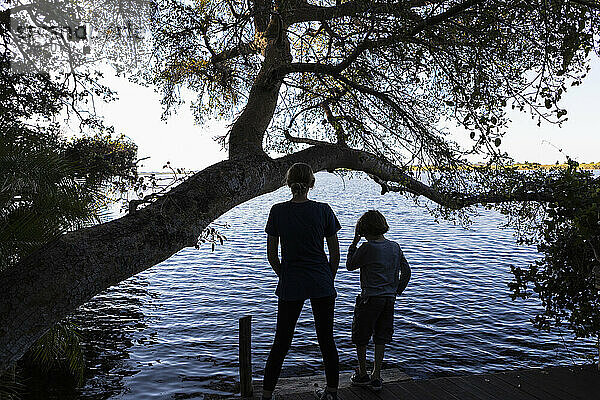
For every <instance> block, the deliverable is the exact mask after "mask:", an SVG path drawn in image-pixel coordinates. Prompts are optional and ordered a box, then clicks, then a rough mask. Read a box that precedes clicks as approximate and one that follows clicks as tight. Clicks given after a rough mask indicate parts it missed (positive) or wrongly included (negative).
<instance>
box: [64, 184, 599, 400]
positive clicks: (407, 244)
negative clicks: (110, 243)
mask: <svg viewBox="0 0 600 400" xmlns="http://www.w3.org/2000/svg"><path fill="white" fill-rule="evenodd" d="M288 197H289V195H288V190H287V189H286V188H283V189H280V190H278V191H276V192H273V193H270V194H267V195H264V196H261V197H259V198H256V199H254V200H252V201H249V202H247V203H245V204H242V205H240V206H238V207H237V208H235V209H233V210H231V211H229V212H228V213H226V214H225V215H223V216H222V217H221V218H219V220H218V221H217V222H219V223H227V224H228V225H229V228H226V229H221V231H222V233H224V234H225V235H226V236H227V238H228V240H227V241H226V242H225V244H224V245H223V246H217V248H216V249H215V251H214V252H212V251H211V248H210V246H204V247H201V248H200V249H199V250H197V249H193V248H186V249H183V250H181V251H180V252H179V253H177V254H175V255H173V256H172V257H171V258H170V259H168V260H167V261H165V262H163V263H161V264H159V265H156V266H154V267H153V268H150V269H149V270H147V271H145V272H143V273H141V274H139V275H137V276H134V277H132V278H130V279H128V280H126V281H124V282H122V283H121V284H119V285H117V286H115V287H112V288H110V289H108V290H107V291H105V292H104V293H102V294H100V295H98V296H96V297H95V298H94V299H93V300H92V301H90V302H89V303H88V304H86V305H85V306H83V307H81V308H80V309H79V310H78V312H77V314H76V315H75V320H76V321H77V323H78V324H79V325H80V327H81V329H82V331H83V334H84V336H85V340H86V356H87V363H88V371H87V372H86V376H87V379H86V383H85V385H84V387H83V388H82V389H81V390H79V391H77V392H76V393H71V395H69V396H67V395H65V394H63V395H61V396H60V397H61V398H67V397H75V398H82V399H107V398H114V399H142V398H143V399H192V398H194V399H195V398H198V399H202V398H206V399H209V398H220V397H221V396H225V395H230V394H232V393H235V392H236V390H237V388H236V382H237V379H238V378H237V361H236V360H237V351H238V347H237V343H238V335H237V333H238V332H237V331H238V319H239V318H240V317H243V316H245V315H252V316H253V320H252V323H253V325H252V329H253V337H252V340H253V342H252V357H253V368H254V376H255V378H257V379H260V378H262V373H263V368H264V363H265V360H266V357H267V355H268V351H269V348H270V345H271V343H272V340H273V337H274V330H275V315H276V303H277V299H276V296H275V295H274V291H275V286H276V283H277V280H276V276H275V274H274V273H273V272H272V270H271V268H270V266H269V265H268V263H267V261H266V255H265V253H266V245H265V242H266V240H265V233H264V225H265V222H266V218H267V215H268V212H269V209H270V206H271V205H272V204H273V203H276V202H280V201H284V200H287V199H288ZM310 197H311V198H312V199H314V200H318V201H324V202H327V203H329V204H331V206H332V208H333V210H334V211H335V212H336V214H337V216H338V218H339V220H340V222H341V224H342V227H343V228H342V230H341V231H340V232H339V237H340V243H341V249H342V262H341V264H342V265H344V263H345V252H346V250H347V247H348V245H349V244H350V241H351V239H352V235H353V229H354V224H355V222H356V220H357V218H358V217H359V216H360V215H361V214H362V213H363V212H364V211H366V210H368V209H378V210H380V211H381V212H382V213H383V214H384V215H385V216H386V217H387V219H388V222H389V225H390V232H389V233H388V234H387V237H388V238H390V239H393V240H396V241H398V242H399V243H400V245H401V247H402V248H403V250H404V252H405V254H406V257H407V259H408V261H409V263H410V264H411V267H412V279H411V281H410V283H409V286H408V288H407V289H406V291H405V292H404V294H403V295H402V297H400V298H399V299H398V300H397V302H396V313H395V326H394V328H395V333H394V341H393V343H392V344H391V345H390V346H389V348H388V351H387V353H386V360H385V366H386V367H399V368H401V369H402V370H404V371H405V372H406V373H408V374H409V375H411V376H414V377H433V376H444V375H456V374H464V373H473V372H487V371H497V370H503V369H509V368H521V367H530V366H531V367H532V366H542V365H557V364H568V363H571V362H573V361H575V362H583V361H585V360H583V359H582V358H581V357H582V355H583V354H584V353H585V352H588V353H590V352H592V350H591V348H592V342H591V341H589V342H577V343H575V342H573V341H571V340H570V335H569V334H568V332H566V331H565V332H564V334H563V335H562V337H561V335H558V334H552V335H551V334H545V333H544V334H542V333H539V332H538V331H537V330H535V329H534V328H533V326H532V324H531V323H530V322H529V319H530V318H531V317H532V316H533V315H534V314H535V312H536V311H537V310H538V309H539V307H540V306H539V304H538V303H537V302H536V301H535V300H534V299H530V300H516V301H512V300H511V299H510V297H509V290H508V288H507V283H508V282H509V281H510V279H511V274H510V266H511V265H516V266H521V267H526V266H527V265H528V264H529V263H531V262H532V261H533V260H535V259H536V257H538V256H539V255H538V253H537V252H536V250H535V249H534V248H532V247H526V246H519V245H517V244H515V240H514V237H513V232H512V231H510V230H503V229H500V225H501V224H502V223H503V222H504V219H503V217H502V216H501V215H499V214H498V213H496V212H493V211H486V210H483V209H482V210H480V214H481V215H480V216H479V217H476V218H475V219H474V223H473V225H472V226H471V228H470V229H468V230H467V229H464V228H462V227H460V226H455V225H453V224H452V223H451V222H448V221H444V220H441V221H439V223H436V222H435V221H434V218H433V217H432V216H431V215H430V214H429V213H428V212H427V211H426V210H425V209H424V208H423V207H420V206H417V205H415V204H414V202H413V201H412V200H409V199H406V198H404V197H402V196H400V195H397V194H386V195H385V196H381V195H380V188H379V186H378V185H376V184H375V183H373V182H372V181H370V180H367V179H351V180H348V179H342V178H340V177H338V176H334V175H331V174H326V173H321V174H317V183H316V187H315V189H314V190H313V191H311V194H310ZM336 288H337V291H338V298H337V303H336V317H335V339H336V342H337V344H338V350H339V354H340V366H341V370H342V371H349V370H352V369H353V368H354V367H355V366H356V362H355V353H354V348H353V346H352V344H351V342H350V325H351V319H352V318H351V316H352V310H353V305H354V299H355V296H356V294H357V293H358V292H359V291H360V289H359V275H358V273H357V272H356V271H355V272H348V271H346V270H345V269H340V271H339V273H338V275H337V277H336ZM563 339H564V340H563ZM369 355H370V358H372V352H371V351H370V352H369ZM322 369H323V366H322V361H321V356H320V352H319V348H318V345H317V341H316V335H315V333H314V326H313V322H312V314H311V311H310V306H309V304H308V302H307V303H306V304H305V308H304V310H303V311H302V315H301V317H300V320H299V322H298V325H297V330H296V335H295V337H294V342H293V344H292V348H291V350H290V353H289V354H288V356H287V358H286V361H285V364H284V366H283V371H282V376H293V375H312V374H316V373H320V372H321V371H322Z"/></svg>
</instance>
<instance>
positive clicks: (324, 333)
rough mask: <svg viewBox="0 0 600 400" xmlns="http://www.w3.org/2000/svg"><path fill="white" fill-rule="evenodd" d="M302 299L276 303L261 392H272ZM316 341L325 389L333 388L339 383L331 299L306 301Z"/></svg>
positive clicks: (332, 300) (332, 302) (300, 309)
mask: <svg viewBox="0 0 600 400" xmlns="http://www.w3.org/2000/svg"><path fill="white" fill-rule="evenodd" d="M303 305H304V300H297V301H284V300H279V302H278V303H277V330H276V331H275V341H274V342H273V346H272V347H271V352H270V353H269V358H268V359H267V365H266V366H265V377H264V379H263V389H264V390H269V391H272V390H273V389H275V385H276V384H277V379H279V374H280V373H281V366H282V365H283V360H284V358H285V356H286V355H287V352H288V350H289V349H290V346H291V344H292V337H293V336H294V329H295V328H296V322H297V321H298V317H299V316H300V312H301V311H302V306H303ZM310 305H311V307H312V312H313V317H314V319H315V329H316V331H317V340H318V342H319V347H320V348H321V355H322V356H323V363H324V364H325V377H326V379H327V386H329V387H331V388H337V387H338V384H339V379H340V378H339V365H338V363H339V358H338V351H337V348H336V346H335V341H334V340H333V309H334V307H335V296H331V297H321V298H318V299H310Z"/></svg>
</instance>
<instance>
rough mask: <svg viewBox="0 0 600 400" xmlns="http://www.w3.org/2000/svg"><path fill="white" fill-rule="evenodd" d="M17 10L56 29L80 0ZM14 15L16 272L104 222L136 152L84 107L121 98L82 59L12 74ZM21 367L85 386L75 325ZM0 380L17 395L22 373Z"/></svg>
mask: <svg viewBox="0 0 600 400" xmlns="http://www.w3.org/2000/svg"><path fill="white" fill-rule="evenodd" d="M48 4H49V3H48ZM48 4H45V5H46V6H47V5H48ZM12 5H14V6H15V7H17V8H20V9H21V16H19V15H17V16H16V18H21V17H22V16H23V15H30V16H31V18H33V19H36V18H42V19H43V20H44V23H45V24H46V25H52V24H53V23H54V24H55V25H56V26H63V25H64V24H66V23H72V22H73V21H71V20H70V18H71V17H73V15H74V14H73V13H72V11H73V9H74V7H75V3H74V2H63V5H64V7H63V8H62V9H61V11H62V12H61V13H55V12H53V11H52V10H51V9H47V10H46V11H48V12H49V14H48V15H45V16H44V15H39V13H37V12H36V13H27V12H26V11H28V10H29V7H30V5H29V6H28V5H26V4H14V3H13V4H12ZM40 9H43V7H41V8H40ZM36 11H39V10H36ZM16 14H19V13H18V12H17V13H16ZM16 14H11V13H10V12H9V11H8V10H5V9H2V11H0V177H1V178H0V179H1V180H0V271H3V270H9V271H10V270H11V269H12V268H14V265H15V264H16V263H17V262H18V261H19V260H21V259H23V258H25V257H27V255H28V254H31V253H32V252H34V251H35V250H37V249H38V248H40V247H41V246H42V245H44V244H45V243H47V242H49V241H51V240H52V239H54V238H55V237H57V236H58V235H60V234H61V233H64V232H66V231H69V230H73V229H77V228H80V227H83V226H86V225H89V224H92V223H95V222H98V220H99V219H98V218H99V213H100V211H101V209H102V208H103V206H104V205H105V203H106V202H107V201H109V197H108V196H107V192H109V191H110V189H114V190H117V191H124V190H127V188H128V187H129V186H130V185H132V184H133V182H135V181H136V180H137V171H136V153H137V147H136V146H135V145H134V144H133V143H131V142H130V141H129V140H127V139H126V138H125V137H122V136H121V137H118V138H114V131H113V129H112V127H107V126H105V125H104V124H103V122H102V120H100V119H99V118H97V117H96V116H95V115H94V114H93V112H90V109H89V108H87V107H86V105H88V104H93V103H92V98H102V99H104V100H110V99H113V98H114V97H113V95H114V93H113V92H112V91H111V90H110V89H109V88H107V87H106V86H103V85H101V84H99V83H98V81H97V80H98V78H99V77H101V73H99V72H97V71H91V72H90V71H89V70H86V69H85V68H79V67H81V65H75V64H77V63H79V62H80V61H83V60H80V59H79V58H78V55H76V54H73V58H71V64H70V66H71V67H72V68H71V69H68V70H66V71H65V70H61V69H60V68H58V64H55V63H53V60H46V59H43V57H41V56H42V55H41V53H38V55H40V58H39V59H36V60H34V61H36V62H37V63H38V66H40V65H41V66H42V67H43V68H42V71H38V72H35V73H34V72H30V73H20V72H18V71H16V70H15V69H14V67H15V65H18V63H19V62H21V61H22V59H21V60H19V59H18V58H15V52H17V53H18V52H19V51H21V52H23V49H22V48H21V47H18V46H14V36H13V35H11V32H9V27H10V23H9V22H11V21H9V20H8V18H9V16H11V17H12V16H14V15H16ZM38 22H39V21H38ZM23 54H25V53H23ZM15 63H16V64H15ZM45 63H46V64H45ZM44 64H45V65H44ZM75 67H78V68H75ZM44 69H45V70H46V71H47V72H44V71H43V70H44ZM65 114H66V115H67V116H68V117H72V116H75V117H76V118H78V119H79V122H80V127H81V130H82V134H81V135H80V137H78V138H73V139H70V140H67V139H65V138H64V132H63V130H64V125H63V124H61V123H60V122H58V121H59V119H58V117H59V116H61V115H65ZM71 122H73V121H72V118H71ZM14 272H15V273H18V271H14ZM22 363H25V364H27V365H28V366H29V367H32V368H40V369H41V370H42V371H48V370H50V369H62V368H64V369H66V370H67V371H70V373H71V374H73V376H75V377H76V380H77V381H78V382H81V379H82V376H83V375H82V373H83V355H82V349H81V345H80V338H79V335H78V333H77V332H76V329H75V327H74V326H73V325H72V324H70V323H69V322H68V321H62V322H59V323H58V324H57V325H55V326H54V327H52V328H51V329H50V330H49V331H48V332H47V333H46V334H45V335H44V336H43V337H42V338H41V339H40V340H39V341H38V342H37V343H36V344H34V345H33V346H32V348H31V349H30V350H29V352H28V354H27V355H26V357H25V358H24V359H23V360H22ZM2 379H3V380H6V382H4V381H3V383H2V384H1V385H0V391H2V390H6V391H8V392H10V393H11V395H16V394H17V392H18V390H16V389H18V386H19V383H18V377H15V376H13V377H10V376H8V375H5V376H3V377H2ZM15 380H16V381H15ZM15 385H16V386H15ZM7 395H8V394H7Z"/></svg>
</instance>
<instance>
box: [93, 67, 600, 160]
mask: <svg viewBox="0 0 600 400" xmlns="http://www.w3.org/2000/svg"><path fill="white" fill-rule="evenodd" d="M591 67H592V69H591V71H590V73H589V74H588V76H587V77H586V78H585V79H584V81H583V84H582V85H581V86H576V87H571V88H569V89H568V92H567V93H566V94H565V95H564V96H563V100H562V103H561V105H562V107H563V108H566V109H567V110H568V117H569V120H568V121H567V122H565V123H564V124H563V126H562V128H559V127H558V126H556V125H550V124H542V126H541V127H538V126H537V125H536V122H537V121H536V120H532V119H531V117H530V116H529V115H528V114H523V113H518V112H511V114H510V117H511V119H512V120H513V122H512V125H511V128H510V129H509V132H508V133H507V134H506V136H505V137H504V138H503V140H502V145H501V148H502V149H504V150H505V151H507V152H508V153H509V154H511V155H512V156H513V158H514V159H515V160H516V161H517V162H523V161H530V162H540V163H543V164H552V163H555V162H556V161H557V160H558V161H561V162H563V161H564V160H565V156H564V154H566V155H569V156H571V157H572V158H574V159H575V160H577V161H579V162H592V161H600V127H599V126H600V121H599V120H598V114H599V113H600V61H599V60H598V59H597V58H596V59H594V60H593V62H592V65H591ZM107 83H108V84H109V86H110V87H112V88H113V89H115V90H117V92H118V93H119V100H117V101H115V102H112V103H109V104H105V105H102V106H100V107H99V108H98V111H99V113H100V114H101V115H104V116H105V119H106V121H107V122H108V123H111V124H113V125H114V127H115V131H116V132H120V133H124V134H125V135H127V136H128V137H129V138H131V139H132V140H133V141H134V142H135V143H136V144H137V145H138V146H139V153H138V155H139V157H140V158H141V157H147V156H150V157H151V158H150V159H148V160H145V161H144V162H143V163H142V165H143V167H142V168H141V169H142V170H143V171H160V170H161V169H162V166H163V165H164V164H165V163H166V162H167V161H170V162H171V165H173V166H174V167H183V168H186V169H190V170H198V169H202V168H204V167H207V166H209V165H211V164H213V163H215V162H217V161H220V160H223V159H225V158H226V156H227V154H226V152H225V151H224V150H221V148H220V146H219V145H218V144H217V143H216V142H215V141H214V140H213V137H215V136H217V135H222V134H224V133H225V132H226V129H227V128H226V125H227V124H229V123H230V122H231V121H212V122H208V123H206V124H204V125H201V126H200V125H195V124H194V120H193V117H192V115H191V112H190V110H189V106H188V105H183V106H181V107H180V108H179V110H178V112H177V114H175V115H172V116H171V117H170V118H169V119H168V120H167V121H166V122H165V121H162V120H161V119H160V116H161V113H162V108H161V104H160V95H159V94H157V93H155V92H154V91H153V90H152V89H151V88H147V87H141V86H137V85H135V84H131V83H129V82H128V81H127V80H125V79H123V78H116V77H111V78H109V79H108V80H107ZM458 135H463V136H464V137H457V140H459V141H461V142H462V141H464V140H465V139H466V138H467V136H468V133H466V132H464V133H460V134H458ZM558 149H562V150H563V154H561V153H560V152H559V150H558Z"/></svg>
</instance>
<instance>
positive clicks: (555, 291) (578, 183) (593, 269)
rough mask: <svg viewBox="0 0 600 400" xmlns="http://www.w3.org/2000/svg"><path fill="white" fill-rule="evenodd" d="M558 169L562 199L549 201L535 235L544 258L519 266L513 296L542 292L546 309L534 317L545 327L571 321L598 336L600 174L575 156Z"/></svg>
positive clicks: (580, 333)
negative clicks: (584, 166)
mask: <svg viewBox="0 0 600 400" xmlns="http://www.w3.org/2000/svg"><path fill="white" fill-rule="evenodd" d="M553 172H554V179H552V180H550V181H549V186H551V190H552V192H553V193H554V194H555V195H556V200H555V201H553V202H549V203H546V204H545V205H544V206H543V216H544V218H543V219H542V221H541V223H540V224H539V225H537V226H535V230H534V232H535V233H536V235H535V236H529V241H530V242H533V243H537V248H538V251H539V252H540V253H542V255H543V257H542V258H541V259H540V260H538V261H536V262H535V263H534V264H532V265H531V266H530V267H529V268H528V269H523V268H520V267H518V266H517V267H513V268H512V272H513V274H514V279H513V281H512V282H511V283H510V285H509V286H510V288H511V290H512V296H513V298H518V297H521V298H524V297H529V296H531V295H533V293H535V295H536V296H537V297H539V299H540V300H541V303H542V305H543V307H544V309H543V311H542V312H541V313H539V314H538V315H536V316H535V318H534V320H533V322H534V324H535V326H536V327H538V328H539V329H543V330H550V329H551V328H552V327H560V326H562V325H564V324H567V325H568V327H569V328H570V329H571V330H572V331H573V333H574V334H575V335H576V336H577V337H584V338H585V337H590V336H598V335H600V258H599V255H600V178H598V177H595V176H594V175H593V174H592V173H591V172H589V171H583V170H580V169H579V168H578V165H577V163H575V162H573V161H569V168H567V169H556V170H554V171H553ZM523 222H524V223H525V224H527V223H531V220H530V219H526V220H524V221H523ZM528 289H532V291H533V293H532V291H530V290H528Z"/></svg>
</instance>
